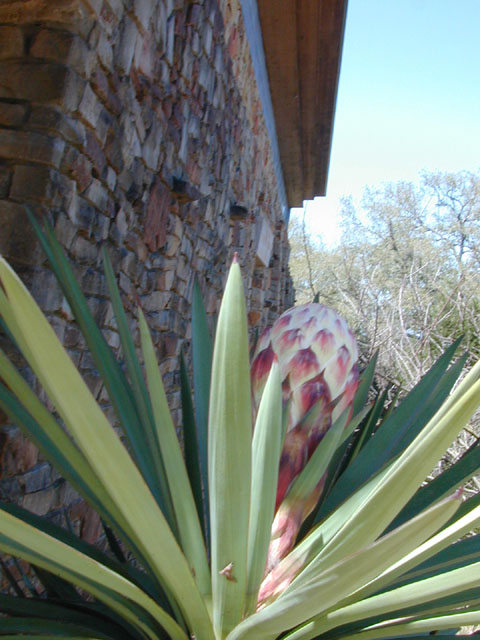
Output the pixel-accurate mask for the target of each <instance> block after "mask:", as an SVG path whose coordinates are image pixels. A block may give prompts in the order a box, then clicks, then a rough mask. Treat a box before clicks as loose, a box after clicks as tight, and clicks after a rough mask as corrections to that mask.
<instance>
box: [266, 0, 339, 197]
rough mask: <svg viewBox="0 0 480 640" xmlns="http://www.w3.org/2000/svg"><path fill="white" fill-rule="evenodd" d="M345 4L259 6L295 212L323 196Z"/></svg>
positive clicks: (320, 0)
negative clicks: (304, 201)
mask: <svg viewBox="0 0 480 640" xmlns="http://www.w3.org/2000/svg"><path fill="white" fill-rule="evenodd" d="M346 4H347V2H346V0H281V1H277V2H274V1H273V0H258V10H259V16H260V23H261V28H262V36H263V44H264V50H265V60H266V65H267V70H268V76H269V82H270V93H271V98H272V104H273V109H274V114H275V123H276V130H277V136H278V146H279V150H280V158H281V163H282V170H283V175H284V178H285V188H286V193H287V199H288V202H289V205H290V206H301V205H302V201H303V200H304V199H310V198H313V197H314V196H315V195H324V194H325V189H326V182H327V173H328V166H329V159H330V147H331V139H332V132H333V120H334V113H335V102H336V95H337V86H338V74H339V70H340V59H341V50H342V44H343V32H344V23H345V14H346Z"/></svg>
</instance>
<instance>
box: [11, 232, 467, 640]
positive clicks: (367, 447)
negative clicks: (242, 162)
mask: <svg viewBox="0 0 480 640" xmlns="http://www.w3.org/2000/svg"><path fill="white" fill-rule="evenodd" d="M32 223H33V224H34V225H35V228H36V231H37V233H38V235H39V238H40V240H41V242H42V245H43V247H44V249H45V251H46V254H47V256H48V259H49V261H50V264H51V266H52V269H53V270H54V272H55V274H56V276H57V278H58V280H59V283H60V285H61V287H62V289H63V291H64V293H65V295H66V297H67V299H68V302H69V305H70V307H71V309H72V312H73V314H74V316H75V318H76V321H77V323H78V325H79V326H80V328H81V330H82V332H83V334H84V336H85V339H86V341H87V344H88V346H89V348H90V350H91V352H92V355H93V358H94V359H95V362H96V366H97V368H98V370H99V372H100V374H101V375H102V377H103V381H104V383H105V387H106V390H107V392H108V394H109V398H110V402H111V405H112V407H113V408H114V409H115V412H116V415H117V418H118V425H120V427H121V429H122V433H123V438H122V439H120V438H119V437H118V435H117V433H116V431H115V430H114V428H113V427H112V425H110V424H109V423H108V421H107V419H106V417H105V415H104V413H103V412H102V410H101V409H100V407H99V405H98V404H97V402H96V401H95V399H94V398H93V396H92V395H91V393H90V392H89V390H88V388H87V386H86V384H85V382H84V381H83V380H82V378H81V376H80V374H79V373H78V371H77V370H76V368H75V367H74V365H73V364H72V362H71V360H70V359H69V357H68V355H67V353H66V352H65V351H64V349H63V348H62V346H61V344H60V343H59V341H58V339H57V337H56V336H55V334H54V332H53V330H52V329H51V327H50V326H49V324H48V322H47V321H46V319H45V318H44V316H43V315H42V313H41V311H40V310H39V308H38V307H37V305H36V304H35V302H34V301H33V299H32V298H31V296H30V294H29V293H28V292H27V290H26V289H25V287H24V286H23V285H22V283H21V282H20V280H19V279H18V277H17V276H16V275H15V273H14V272H13V271H12V269H11V268H10V267H9V265H8V264H7V263H6V262H5V261H4V260H1V261H0V314H1V317H2V320H3V325H4V331H5V333H6V334H7V335H8V336H9V337H10V338H11V340H12V342H13V344H14V345H15V347H16V348H18V349H19V350H20V351H21V353H22V354H23V356H24V358H25V360H26V361H27V362H28V364H29V366H30V367H31V369H32V371H33V372H34V374H35V375H36V377H37V379H38V381H39V382H40V384H41V385H42V387H43V389H44V390H45V392H46V393H47V395H48V397H49V399H50V401H51V403H52V405H53V406H54V407H55V413H51V412H50V411H48V410H47V408H46V407H45V406H44V404H42V403H41V402H40V400H39V398H38V397H37V395H36V394H35V393H34V392H33V391H32V390H31V388H30V387H29V386H28V385H27V383H26V382H25V380H24V378H23V377H22V376H21V375H20V373H19V372H18V371H17V370H16V369H15V367H14V366H13V365H12V363H11V362H10V361H9V359H8V358H7V357H6V356H5V355H4V354H3V353H2V354H0V377H1V379H2V380H3V383H2V384H1V385H0V406H1V407H2V409H3V410H4V411H5V412H6V413H7V414H8V415H9V416H10V418H11V420H12V422H14V423H15V424H17V425H19V426H20V427H21V428H22V429H24V430H25V432H26V433H27V434H28V435H29V437H30V438H31V439H32V440H33V441H34V442H35V443H36V444H37V446H38V447H39V449H40V450H41V451H42V453H43V454H44V455H45V456H46V457H47V458H48V459H49V460H50V461H51V462H52V463H53V464H54V465H55V466H56V467H57V469H58V470H59V471H60V473H62V475H63V476H64V477H65V478H66V479H67V480H68V481H69V482H70V483H71V484H72V485H73V487H75V488H76V489H77V490H78V492H79V493H80V494H81V495H82V496H83V497H84V498H85V499H86V500H87V501H88V502H89V503H90V504H91V505H93V506H94V507H95V509H97V510H98V512H99V514H100V515H101V517H102V519H103V521H104V522H105V530H106V533H107V537H108V539H109V540H110V541H111V547H112V550H113V551H114V554H111V553H107V552H105V553H104V552H103V551H100V550H99V549H97V548H96V547H93V546H91V545H88V544H86V543H85V542H84V541H82V540H80V539H78V538H77V537H75V536H74V535H73V534H72V533H71V532H69V531H67V530H64V529H62V528H59V527H57V526H55V525H53V524H52V523H50V522H48V521H47V520H44V519H42V518H39V517H37V516H35V515H33V514H31V513H29V512H27V511H25V510H24V509H21V508H20V507H17V506H14V505H9V504H2V505H1V510H0V550H2V551H3V552H5V553H7V554H9V555H10V556H14V557H17V558H22V559H23V560H26V561H27V562H29V563H30V564H31V565H32V567H33V569H32V570H33V571H35V572H36V573H37V575H38V577H39V578H40V580H41V582H42V583H43V584H44V586H45V593H44V594H43V595H42V596H39V597H24V594H23V593H22V591H21V590H20V589H19V588H18V587H17V588H16V590H17V593H16V595H0V611H1V612H3V617H0V637H4V638H20V637H35V638H53V637H55V638H57V637H69V638H98V639H100V638H101V639H115V640H119V639H120V640H123V639H125V640H132V639H135V640H140V639H142V640H143V639H156V638H170V639H172V640H187V639H188V638H191V639H193V638H195V639H196V640H224V639H227V640H243V639H248V640H274V639H276V638H288V639H289V640H300V639H302V640H308V639H313V638H322V639H323V638H325V639H326V638H358V639H359V640H360V639H362V640H363V639H366V638H383V639H388V638H401V637H408V638H419V637H424V636H426V635H429V634H430V633H432V632H435V633H442V634H446V635H445V636H444V637H449V636H450V637H453V635H454V634H455V631H456V630H457V629H459V628H461V627H463V626H465V625H474V624H480V589H479V587H480V537H479V536H478V535H477V534H475V533H474V532H475V528H476V527H478V526H479V523H480V504H479V502H480V499H479V497H478V496H474V497H472V498H470V499H469V500H463V498H462V492H461V490H459V487H461V486H462V485H463V484H464V483H465V482H466V481H467V480H468V479H469V478H471V477H472V476H473V475H474V474H476V473H477V472H478V471H479V469H480V454H479V448H478V445H477V444H475V445H474V446H472V448H471V449H470V450H469V451H467V452H466V453H465V454H464V456H463V457H462V458H461V459H460V460H459V461H458V462H457V463H456V464H455V465H454V466H453V467H451V468H450V469H448V470H447V471H445V472H444V473H442V474H441V475H439V476H437V477H436V478H435V479H434V480H432V481H430V482H428V483H424V481H425V479H426V478H427V477H428V475H429V474H430V472H431V471H432V469H433V468H434V466H435V464H436V462H437V461H438V460H439V458H440V457H441V456H442V455H443V453H444V452H445V451H446V449H447V448H448V446H449V445H450V444H451V442H452V441H453V440H454V438H455V437H456V435H457V434H458V432H459V431H460V429H462V427H463V426H464V425H465V424H466V423H467V421H468V420H469V418H470V416H471V415H472V414H473V412H474V411H475V409H476V408H477V406H478V405H479V404H480V366H479V365H477V366H475V367H474V368H473V369H472V371H471V372H470V373H469V374H468V375H467V376H466V377H465V379H464V380H463V381H462V382H461V383H460V384H458V386H456V388H455V389H454V386H455V383H456V381H457V379H458V377H459V374H460V372H461V370H462V367H463V364H464V362H465V358H464V357H463V358H460V359H459V360H457V361H456V362H455V363H454V364H450V363H451V361H452V358H453V356H454V353H455V351H456V349H457V348H458V344H457V343H456V344H453V345H452V346H451V347H450V348H449V349H447V351H446V352H445V353H444V354H443V355H442V357H441V358H440V359H439V360H438V362H437V363H436V364H435V365H434V367H433V368H432V369H431V370H430V372H429V373H428V374H427V375H426V376H425V377H424V378H423V379H422V380H421V382H420V383H419V384H418V386H417V387H416V388H415V389H413V390H412V391H411V392H410V394H409V395H408V396H407V397H405V398H404V399H403V401H402V402H401V403H400V404H399V405H398V406H396V407H395V408H390V409H389V410H388V411H384V400H385V397H384V395H383V396H380V397H379V398H378V399H377V401H376V402H375V403H374V404H373V406H370V405H366V401H367V395H368V389H369V386H370V383H371V381H372V377H373V369H374V362H372V363H370V364H369V365H368V366H367V368H366V369H365V370H364V371H363V372H362V374H361V375H360V377H359V378H358V379H357V377H358V370H357V365H356V364H355V362H356V352H355V347H354V340H353V338H352V336H351V335H350V334H348V335H347V334H345V336H344V338H343V339H344V344H343V345H342V344H340V343H339V342H338V341H337V338H338V340H339V341H340V342H341V341H342V336H341V333H342V332H340V333H339V334H338V335H337V338H336V341H335V344H334V347H333V352H332V353H333V354H334V355H335V356H336V357H338V356H339V355H342V358H343V356H345V355H346V354H345V353H344V352H343V351H342V348H343V346H345V348H346V349H347V350H348V351H349V358H348V364H347V365H346V366H345V367H344V368H345V375H344V376H343V378H342V380H340V377H338V378H337V382H336V383H335V384H334V383H333V382H332V381H331V378H329V371H330V370H327V369H328V367H327V365H326V364H322V361H321V355H320V353H318V358H317V364H318V365H319V367H320V369H319V370H318V371H317V370H316V369H315V368H313V369H312V371H311V372H310V373H311V377H309V376H310V374H309V376H307V378H302V379H300V378H299V379H298V380H297V382H298V384H296V383H293V378H294V377H295V376H296V375H297V374H299V373H301V372H299V371H296V369H295V367H294V368H293V369H292V367H291V366H290V364H289V363H292V358H294V357H295V356H296V355H298V354H297V352H296V351H295V349H296V348H297V349H298V348H299V345H297V346H296V347H295V345H293V351H289V352H288V353H289V355H288V358H284V356H283V355H282V354H283V353H284V352H283V351H282V349H281V348H275V342H276V340H277V339H280V340H281V339H282V337H283V338H285V335H284V331H285V327H284V325H282V324H280V325H277V326H276V327H274V329H273V330H272V331H273V333H270V334H269V336H268V337H266V336H264V338H263V341H261V342H260V344H259V347H258V349H257V355H256V357H258V356H259V355H260V354H261V352H262V351H265V350H267V354H263V355H264V357H263V358H262V361H263V365H264V366H263V367H261V371H260V370H259V367H258V363H259V361H258V360H257V362H256V364H255V363H254V367H253V372H252V376H253V381H254V385H253V386H254V390H253V407H252V388H251V383H250V364H249V356H248V353H249V350H248V337H247V323H246V313H245V304H244V297H243V289H242V279H241V274H240V268H239V265H238V263H237V262H236V261H234V263H233V265H232V267H231V269H230V274H229V277H228V281H227V284H226V287H225V292H224V296H223V301H222V305H221V310H220V314H219V318H218V323H217V329H216V336H215V347H214V352H213V360H212V356H211V345H210V338H209V336H208V331H207V330H206V319H205V315H204V312H203V311H202V309H201V301H200V294H199V290H198V288H196V290H195V292H194V304H193V315H194V318H193V342H194V345H193V387H194V396H195V403H194V404H193V403H192V399H191V397H190V394H189V390H188V388H189V384H188V375H187V369H186V367H185V365H184V363H182V375H181V377H182V388H183V398H182V402H183V418H184V425H183V441H184V447H183V451H182V449H181V447H180V445H179V442H178V439H177V434H176V432H175V428H174V425H173V422H172V419H171V417H170V413H169V410H168V406H167V400H166V396H165V392H164V389H163V385H162V379H161V375H160V373H159V369H158V366H157V362H156V357H155V351H154V346H153V343H152V340H151V337H150V334H149V330H148V327H147V321H146V319H145V317H144V315H143V313H142V312H141V310H140V309H139V310H138V323H139V329H140V347H141V348H140V351H141V355H142V357H141V361H142V363H143V366H142V363H141V362H140V361H139V359H138V357H137V350H136V347H135V343H134V341H133V340H132V338H131V336H130V334H129V331H128V325H127V320H126V316H125V313H124V311H123V308H122V305H121V300H120V294H119V292H118V289H117V287H116V284H115V278H114V274H113V271H112V268H111V265H110V263H109V260H108V257H107V255H106V253H104V261H105V276H106V282H107V286H108V289H109V293H110V297H111V301H112V305H113V307H114V310H115V314H116V320H117V325H118V330H119V333H120V336H121V343H122V352H123V360H124V364H123V365H122V366H121V365H120V364H119V363H118V362H117V361H116V359H115V357H114V356H113V354H112V352H111V350H110V349H109V347H108V345H107V343H106V342H105V340H104V338H103V336H102V333H101V332H100V330H99V329H98V328H97V327H96V325H95V323H94V321H93V319H92V316H91V314H90V311H89V309H88V305H87V303H86V300H85V298H84V297H83V295H82V294H81V292H80V290H79V287H78V285H77V283H76V282H75V279H74V277H73V275H72V271H71V269H70V267H69V265H68V262H67V260H66V258H65V256H64V254H63V253H62V250H61V248H60V246H59V244H58V242H57V241H56V239H55V237H54V235H53V232H52V230H51V229H50V227H49V226H48V225H47V226H46V231H45V232H42V231H41V230H40V228H39V227H38V224H37V223H36V222H35V220H32ZM316 312H318V308H314V307H310V306H309V307H308V308H307V312H306V314H305V316H308V320H309V321H310V320H311V319H312V318H317V316H318V313H316ZM290 313H291V316H290V317H291V319H290V320H289V322H293V320H292V318H294V319H295V320H294V322H295V329H296V330H297V329H298V333H297V335H300V334H301V335H302V344H301V349H306V350H308V349H310V350H311V351H312V352H315V353H316V354H317V352H318V349H319V348H320V347H319V344H320V343H319V342H318V335H317V333H318V332H316V333H315V334H310V332H309V331H308V329H306V328H305V327H304V326H303V324H302V320H301V316H302V313H300V312H298V311H293V312H290ZM331 313H332V314H333V312H331ZM329 314H330V312H327V313H326V315H327V316H328V317H329V318H330V320H328V319H327V321H326V324H327V327H326V328H325V326H324V327H323V330H326V329H328V326H330V327H331V326H332V321H333V324H335V323H336V321H337V316H336V315H329ZM304 320H305V318H304ZM283 322H285V320H284V321H283ZM339 322H341V321H340V320H339ZM282 327H283V328H282ZM342 331H343V329H342ZM344 333H345V332H344ZM305 341H306V342H305ZM309 341H310V344H308V342H309ZM270 343H271V345H272V351H273V353H272V354H270V355H269V356H268V359H269V360H270V362H269V363H268V365H267V364H266V363H265V361H266V359H267V358H266V356H267V355H268V353H269V352H268V349H269V344H270ZM340 352H341V354H340ZM304 355H305V354H304ZM322 357H323V356H322ZM342 362H343V360H342ZM345 362H346V360H345ZM287 378H288V379H287ZM312 381H313V382H312ZM305 384H307V387H308V389H309V391H310V392H311V393H309V398H310V401H309V402H307V403H305V402H304V401H305V393H304V391H305V389H306V388H307V387H304V386H303V385H305ZM357 386H358V389H357ZM260 387H263V390H262V391H260V390H259V388H260ZM452 389H454V390H453V391H452ZM299 399H302V400H301V402H300V400H299ZM299 402H300V405H299ZM252 414H253V416H254V419H255V424H254V425H253V424H252ZM319 425H321V427H320V426H319ZM115 426H116V425H115ZM297 427H298V428H297ZM295 429H297V430H296V431H295ZM301 430H303V432H302V433H301V434H300V435H301V436H302V438H301V441H302V442H303V443H304V444H305V442H306V443H307V446H306V449H305V447H304V448H303V449H302V451H303V453H302V456H301V458H302V461H301V464H297V463H296V462H295V470H294V471H293V472H292V460H293V457H292V444H291V443H292V441H293V442H295V443H296V442H297V440H296V437H294V436H292V435H290V436H288V434H291V433H292V431H294V435H295V434H297V435H298V432H299V431H301ZM304 436H305V437H304ZM122 440H123V441H122ZM302 446H303V445H302ZM281 460H283V462H281ZM279 469H280V480H279ZM285 474H286V475H285ZM285 477H287V479H286V480H285ZM312 496H313V497H312ZM296 501H298V502H296ZM298 505H301V506H300V507H298ZM281 509H283V511H281ZM279 512H281V513H283V514H286V517H287V519H289V518H290V520H291V521H292V522H294V523H295V526H294V533H293V534H292V533H291V532H290V534H289V536H290V537H289V540H288V544H287V545H286V546H285V547H284V551H282V553H280V554H277V555H276V556H275V553H274V556H275V557H274V558H273V560H272V557H270V560H271V562H270V564H268V562H267V559H268V558H269V547H270V556H271V555H272V547H271V536H272V535H273V536H274V537H275V535H276V533H278V531H277V530H276V529H275V526H274V527H273V534H272V524H273V522H274V520H275V517H276V516H275V513H277V514H278V513H279ZM299 513H300V515H298V514H299ZM118 541H120V544H118ZM285 549H286V550H285ZM122 550H123V551H122ZM125 551H128V552H129V553H128V555H133V556H134V557H135V558H136V563H131V562H126V561H125V555H124V552H125ZM262 583H263V587H262ZM13 584H14V582H13ZM265 584H266V585H267V587H268V588H265ZM86 594H87V596H86Z"/></svg>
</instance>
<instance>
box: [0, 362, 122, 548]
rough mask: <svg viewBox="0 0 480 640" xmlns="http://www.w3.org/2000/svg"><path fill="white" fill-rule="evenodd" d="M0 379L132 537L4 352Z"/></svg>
mask: <svg viewBox="0 0 480 640" xmlns="http://www.w3.org/2000/svg"><path fill="white" fill-rule="evenodd" d="M0 378H2V379H3V380H4V382H5V384H6V385H7V386H8V387H9V388H10V389H11V390H12V392H13V393H14V394H15V395H16V396H17V398H18V399H19V400H20V401H21V403H22V404H23V406H24V407H25V408H26V409H27V411H28V412H29V413H30V414H31V415H32V417H33V418H35V420H36V421H37V422H38V423H39V425H41V427H42V429H43V431H44V433H45V434H46V435H47V436H48V438H49V440H50V441H51V442H52V443H54V444H55V447H56V448H58V449H59V450H60V451H61V452H62V455H63V456H64V457H65V459H66V460H67V461H68V463H69V464H70V466H71V467H72V468H74V469H75V470H76V471H77V472H78V473H79V474H80V475H81V479H82V482H83V484H84V485H85V486H86V487H87V488H88V489H89V491H90V493H91V495H94V496H95V498H96V500H98V502H99V503H100V504H101V505H102V506H103V508H104V509H105V510H106V511H107V512H108V513H109V514H110V515H111V517H112V518H113V519H114V520H115V521H116V522H117V523H118V524H119V526H120V527H121V528H122V529H123V531H124V532H125V534H126V535H127V536H129V537H131V530H130V525H129V523H128V521H126V520H125V519H124V518H123V517H122V515H121V514H120V512H119V511H118V509H117V508H116V506H115V504H114V503H113V502H112V500H111V499H110V497H109V496H108V494H107V493H106V492H105V491H104V490H103V487H102V485H101V484H100V482H99V480H98V478H97V477H96V474H95V472H94V470H93V469H92V467H91V465H90V464H89V463H88V461H87V460H86V458H85V457H84V456H83V455H82V453H81V452H80V451H79V450H78V449H77V447H76V446H75V444H74V443H73V442H72V440H71V439H70V438H69V437H68V436H67V434H66V433H65V432H64V431H63V429H62V428H61V427H60V425H59V424H58V423H57V421H56V420H55V419H54V418H53V416H52V415H51V413H50V412H49V411H48V410H47V409H46V408H45V406H44V405H43V404H42V403H41V402H40V400H39V399H38V398H37V396H36V395H35V394H34V393H33V391H32V390H31V389H30V387H29V386H28V385H27V383H26V382H25V380H24V379H23V378H22V376H21V375H20V374H19V373H18V371H17V370H16V369H15V367H14V366H13V365H12V364H11V362H10V361H9V360H8V358H7V357H6V355H5V354H4V353H3V351H2V350H1V349H0Z"/></svg>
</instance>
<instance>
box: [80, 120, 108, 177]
mask: <svg viewBox="0 0 480 640" xmlns="http://www.w3.org/2000/svg"><path fill="white" fill-rule="evenodd" d="M85 140H86V145H85V151H86V153H87V155H88V156H89V158H90V160H91V161H92V163H93V166H94V167H95V169H96V171H97V173H98V175H99V176H101V175H102V174H103V170H104V169H105V167H106V165H107V159H106V157H105V153H104V151H103V149H102V147H101V146H100V144H99V143H98V140H97V139H96V137H95V136H94V134H93V133H92V132H91V131H88V130H87V132H86V136H85Z"/></svg>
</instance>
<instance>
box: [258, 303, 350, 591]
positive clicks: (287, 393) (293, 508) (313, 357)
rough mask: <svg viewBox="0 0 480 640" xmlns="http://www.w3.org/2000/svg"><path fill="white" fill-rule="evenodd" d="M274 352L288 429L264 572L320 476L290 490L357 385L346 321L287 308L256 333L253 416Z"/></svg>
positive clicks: (308, 505) (304, 512) (280, 553)
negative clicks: (296, 493) (305, 489)
mask: <svg viewBox="0 0 480 640" xmlns="http://www.w3.org/2000/svg"><path fill="white" fill-rule="evenodd" d="M274 356H276V357H277V359H278V363H279V366H280V372H281V379H282V391H283V402H284V409H285V411H286V412H287V416H286V420H287V427H286V435H285V442H284V445H283V449H282V454H281V459H280V467H279V476H278V486H277V497H276V507H275V510H276V515H275V520H274V523H273V528H272V538H271V543H270V548H269V554H268V561H267V567H266V572H267V573H269V572H270V571H272V569H274V567H275V566H276V565H277V564H278V563H279V562H280V560H281V559H282V558H283V557H284V556H285V555H286V554H287V553H288V552H289V551H290V550H291V549H292V547H293V545H294V544H295V540H296V537H297V534H298V531H299V528H300V526H301V524H302V522H303V521H304V520H305V518H306V517H307V516H308V514H309V513H310V512H311V511H312V509H313V508H314V507H315V505H316V504H317V502H318V499H319V498H320V496H321V492H322V489H323V484H324V481H325V478H322V479H321V480H320V482H319V483H318V485H317V486H316V487H315V490H314V491H313V493H311V494H310V495H308V496H304V497H303V499H300V500H298V499H297V500H296V502H294V503H292V501H289V500H288V492H289V489H290V487H291V486H292V483H293V481H294V480H295V478H296V477H297V476H298V474H299V473H300V472H301V471H302V469H303V468H304V467H305V465H306V463H307V462H308V460H309V459H310V457H311V455H312V453H313V452H314V451H315V449H316V447H317V445H318V444H319V442H320V441H321V440H322V438H323V436H324V435H325V433H326V432H327V431H328V429H329V428H330V426H331V425H332V423H333V422H334V421H335V419H336V418H338V417H339V416H340V415H341V414H342V413H343V412H344V411H345V410H346V409H348V407H350V409H351V407H352V401H353V398H354V395H355V392H356V390H357V386H358V366H357V361H358V348H357V343H356V340H355V338H354V336H353V334H352V332H351V330H350V329H349V327H348V325H347V323H346V322H345V320H344V319H343V318H341V317H340V316H339V315H338V314H337V312H336V311H334V310H333V309H331V308H329V307H326V306H324V305H322V304H318V303H310V304H304V305H301V306H298V307H293V308H292V309H289V310H288V311H286V312H285V313H284V314H283V315H282V316H280V318H279V319H278V320H277V321H276V322H275V324H274V325H273V326H272V327H271V328H270V329H267V330H266V331H264V332H263V334H262V335H261V336H260V338H259V340H258V343H257V346H256V349H255V353H254V357H253V362H252V367H251V373H252V394H253V410H254V414H255V413H256V410H257V408H258V405H259V402H260V398H261V396H262V392H263V388H264V386H265V383H266V380H267V377H268V373H269V371H270V367H271V364H272V361H273V358H274ZM260 595H261V597H262V592H261V594H260Z"/></svg>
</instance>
